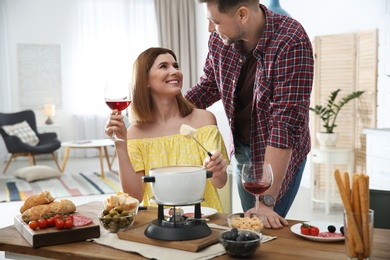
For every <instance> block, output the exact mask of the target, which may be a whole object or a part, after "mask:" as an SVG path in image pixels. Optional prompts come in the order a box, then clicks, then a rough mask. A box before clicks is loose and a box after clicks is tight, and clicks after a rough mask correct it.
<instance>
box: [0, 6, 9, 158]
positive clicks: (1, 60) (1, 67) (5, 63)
mask: <svg viewBox="0 0 390 260" xmlns="http://www.w3.org/2000/svg"><path fill="white" fill-rule="evenodd" d="M6 15H7V12H6V4H5V2H4V1H0V111H1V112H11V108H12V107H11V100H12V98H11V82H10V73H9V72H10V62H9V55H8V53H9V48H8V34H7V18H6ZM6 157H7V149H6V148H5V144H4V141H3V138H0V162H3V161H5V160H6V159H7V158H6Z"/></svg>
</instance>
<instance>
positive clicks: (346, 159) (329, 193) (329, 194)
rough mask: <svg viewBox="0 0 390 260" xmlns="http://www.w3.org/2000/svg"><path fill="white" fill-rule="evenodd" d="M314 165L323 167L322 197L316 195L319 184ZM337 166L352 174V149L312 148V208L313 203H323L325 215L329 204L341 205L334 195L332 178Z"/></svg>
mask: <svg viewBox="0 0 390 260" xmlns="http://www.w3.org/2000/svg"><path fill="white" fill-rule="evenodd" d="M315 164H324V165H325V173H324V175H325V176H324V177H325V196H322V197H321V196H317V195H316V189H317V188H318V187H319V183H318V182H317V180H316V179H315ZM339 164H342V165H346V166H347V171H348V173H349V174H352V173H353V172H354V168H355V158H354V151H353V149H352V148H338V147H332V148H325V147H324V148H323V147H321V148H312V150H311V167H310V168H311V169H310V175H311V200H312V208H314V203H315V202H318V203H325V213H326V214H329V208H330V204H331V203H341V199H340V196H339V195H338V194H336V184H335V180H334V177H333V176H334V170H335V169H336V168H335V165H339ZM340 170H341V169H340Z"/></svg>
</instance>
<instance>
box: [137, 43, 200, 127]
mask: <svg viewBox="0 0 390 260" xmlns="http://www.w3.org/2000/svg"><path fill="white" fill-rule="evenodd" d="M166 53H169V54H171V55H172V56H173V58H174V59H175V61H177V59H176V55H175V53H174V52H173V51H171V50H170V49H166V48H159V47H157V48H149V49H147V50H145V51H144V52H142V53H141V54H140V55H139V56H138V58H137V59H136V60H135V62H134V67H133V83H132V91H133V101H132V103H131V109H132V117H133V118H132V119H133V121H135V122H138V123H148V122H152V121H153V120H154V116H153V113H152V111H153V101H152V97H151V94H150V89H149V88H148V77H149V72H150V68H151V67H152V65H153V63H154V61H155V60H156V59H157V57H158V56H159V55H161V54H166ZM176 101H177V104H178V106H179V110H180V113H181V115H182V116H183V117H184V116H187V115H189V114H191V112H192V111H193V109H194V105H193V104H192V103H190V102H189V101H188V100H187V99H185V98H184V96H183V94H182V93H180V94H178V95H177V96H176Z"/></svg>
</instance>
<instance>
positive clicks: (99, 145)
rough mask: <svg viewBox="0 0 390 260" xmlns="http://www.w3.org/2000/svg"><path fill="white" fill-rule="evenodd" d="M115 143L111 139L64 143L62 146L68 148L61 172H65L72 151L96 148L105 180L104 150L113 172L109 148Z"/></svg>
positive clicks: (109, 167)
mask: <svg viewBox="0 0 390 260" xmlns="http://www.w3.org/2000/svg"><path fill="white" fill-rule="evenodd" d="M113 145H114V142H113V141H112V140H111V139H97V140H85V141H70V142H62V143H61V146H63V147H66V149H65V155H64V160H63V161H62V167H61V172H64V171H65V167H66V162H67V161H68V156H69V152H70V149H72V148H74V149H80V148H83V149H88V148H94V149H98V150H99V159H100V168H101V171H102V173H101V175H100V176H101V177H102V178H104V165H103V150H104V156H105V157H106V160H107V164H108V169H109V170H110V171H111V165H112V161H111V162H110V159H109V157H108V151H107V146H113Z"/></svg>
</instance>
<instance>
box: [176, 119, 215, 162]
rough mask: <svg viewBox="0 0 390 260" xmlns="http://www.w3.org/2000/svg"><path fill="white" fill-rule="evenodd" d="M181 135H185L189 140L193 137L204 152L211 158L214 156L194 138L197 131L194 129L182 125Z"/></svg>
mask: <svg viewBox="0 0 390 260" xmlns="http://www.w3.org/2000/svg"><path fill="white" fill-rule="evenodd" d="M180 134H182V135H184V136H185V137H187V138H191V137H192V139H194V140H195V141H196V142H197V143H198V144H199V145H200V147H202V148H203V150H205V151H206V153H207V155H208V156H210V157H211V156H212V154H211V153H210V152H209V151H207V149H206V148H205V147H204V146H203V145H202V144H201V143H200V142H199V141H198V139H196V138H195V137H194V135H195V134H196V130H195V129H194V128H192V127H191V126H189V125H185V124H182V125H181V127H180Z"/></svg>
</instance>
